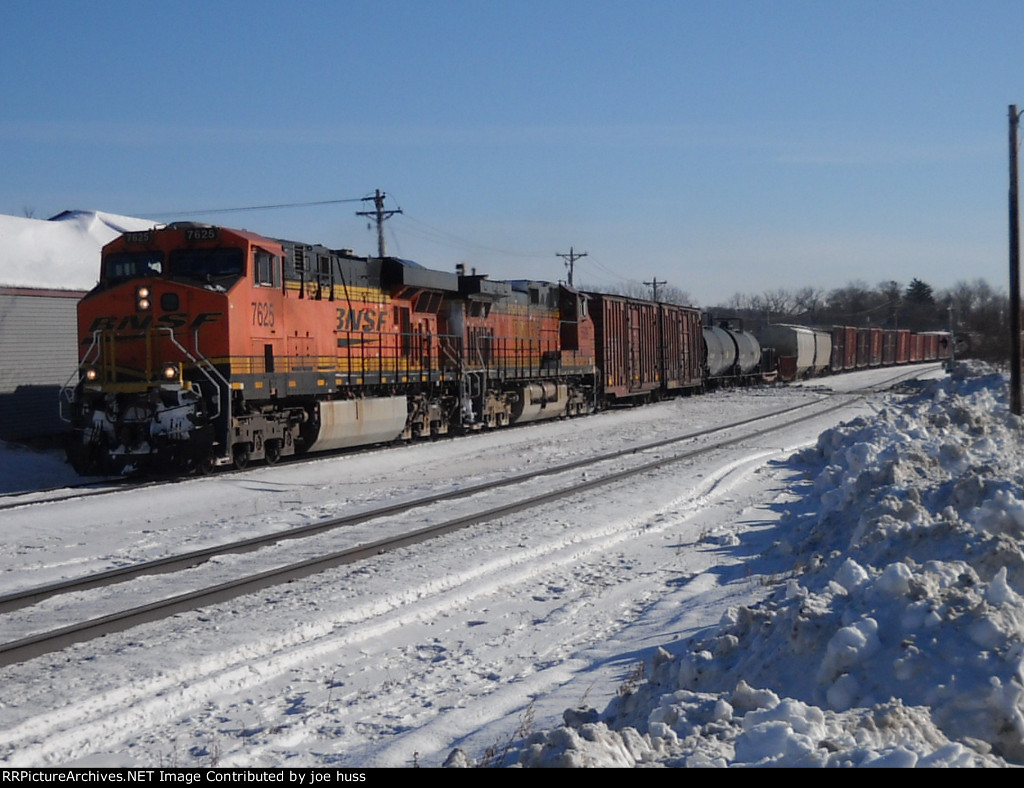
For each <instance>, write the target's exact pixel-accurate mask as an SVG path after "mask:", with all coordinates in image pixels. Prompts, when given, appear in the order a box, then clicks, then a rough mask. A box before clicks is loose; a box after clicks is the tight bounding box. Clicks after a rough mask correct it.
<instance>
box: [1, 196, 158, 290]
mask: <svg viewBox="0 0 1024 788" xmlns="http://www.w3.org/2000/svg"><path fill="white" fill-rule="evenodd" d="M157 224H158V222H154V221H153V220H151V219H137V218H134V217H131V216H118V215H117V214H112V213H103V212H101V211H63V212H62V213H59V214H57V215H56V216H54V217H53V218H51V219H27V218H24V217H21V216H3V215H0V286H8V287H33V288H55V289H62V290H90V289H92V287H93V286H94V285H95V284H96V281H97V279H98V276H99V259H100V258H99V254H100V249H102V248H103V246H104V245H105V244H107V243H109V242H110V241H112V240H113V239H114V238H116V237H117V236H118V235H120V234H121V233H123V232H127V231H130V230H145V229H148V228H150V227H153V226H156V225H157Z"/></svg>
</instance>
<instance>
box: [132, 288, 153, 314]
mask: <svg viewBox="0 0 1024 788" xmlns="http://www.w3.org/2000/svg"><path fill="white" fill-rule="evenodd" d="M151 306H152V302H150V300H149V288H148V287H146V286H145V285H139V286H138V287H136V288H135V309H136V310H137V311H139V312H148V311H149V308H150V307H151Z"/></svg>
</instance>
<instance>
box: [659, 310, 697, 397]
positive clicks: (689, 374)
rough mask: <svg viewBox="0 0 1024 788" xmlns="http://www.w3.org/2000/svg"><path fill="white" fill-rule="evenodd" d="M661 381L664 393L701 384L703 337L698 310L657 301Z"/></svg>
mask: <svg viewBox="0 0 1024 788" xmlns="http://www.w3.org/2000/svg"><path fill="white" fill-rule="evenodd" d="M658 307H659V330H660V332H661V341H660V348H661V365H662V369H663V372H662V383H663V384H664V388H665V390H666V391H667V392H673V391H680V390H683V389H690V388H700V386H701V385H702V384H703V378H702V374H701V372H702V366H703V364H702V362H703V358H702V356H703V338H702V336H701V334H702V329H701V315H700V310H699V309H693V308H692V307H686V306H677V305H674V304H659V305H658Z"/></svg>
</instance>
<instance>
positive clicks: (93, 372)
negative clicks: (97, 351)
mask: <svg viewBox="0 0 1024 788" xmlns="http://www.w3.org/2000/svg"><path fill="white" fill-rule="evenodd" d="M99 376H100V373H99V372H98V371H97V369H96V367H86V368H85V379H86V380H89V381H93V380H96V379H97V378H98V377H99Z"/></svg>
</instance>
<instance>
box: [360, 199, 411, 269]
mask: <svg viewBox="0 0 1024 788" xmlns="http://www.w3.org/2000/svg"><path fill="white" fill-rule="evenodd" d="M386 196H387V195H386V194H384V192H382V191H381V190H380V189H377V190H376V193H375V194H374V195H373V197H363V202H369V201H370V200H373V210H372V211H356V216H372V217H374V219H375V220H376V222H377V257H380V258H383V257H385V254H384V252H385V249H384V222H385V221H386V220H387V219H390V218H391V217H392V216H394V215H395V214H396V213H401V212H402V209H401V208H396V209H395V210H393V211H385V210H384V198H385V197H386Z"/></svg>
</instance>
